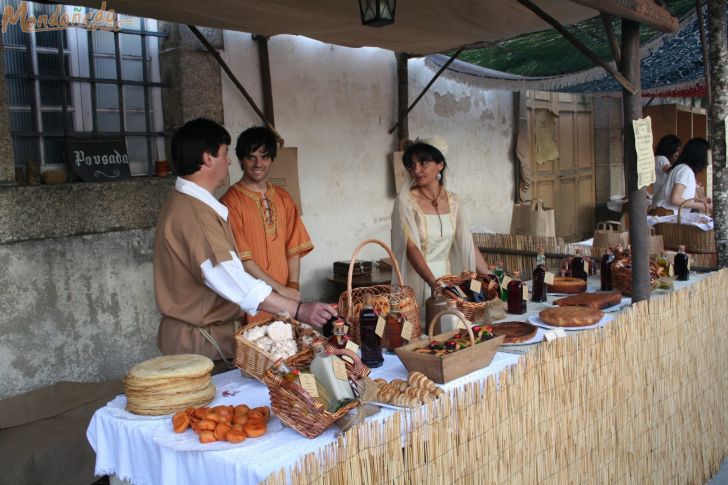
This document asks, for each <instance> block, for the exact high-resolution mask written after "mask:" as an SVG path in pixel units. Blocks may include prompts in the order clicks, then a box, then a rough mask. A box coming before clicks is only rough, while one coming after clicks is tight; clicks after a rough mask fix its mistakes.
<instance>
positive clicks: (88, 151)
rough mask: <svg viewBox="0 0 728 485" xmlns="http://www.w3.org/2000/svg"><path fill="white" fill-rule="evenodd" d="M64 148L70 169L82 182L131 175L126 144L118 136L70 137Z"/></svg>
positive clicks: (103, 180)
mask: <svg viewBox="0 0 728 485" xmlns="http://www.w3.org/2000/svg"><path fill="white" fill-rule="evenodd" d="M66 150H67V154H68V164H69V165H70V166H71V171H72V172H73V173H74V174H75V175H76V176H77V177H78V178H80V179H81V180H83V181H84V182H106V181H109V180H121V179H128V178H130V177H131V172H130V171H129V156H128V155H127V153H126V144H125V143H124V140H122V139H120V138H71V139H69V140H68V142H66Z"/></svg>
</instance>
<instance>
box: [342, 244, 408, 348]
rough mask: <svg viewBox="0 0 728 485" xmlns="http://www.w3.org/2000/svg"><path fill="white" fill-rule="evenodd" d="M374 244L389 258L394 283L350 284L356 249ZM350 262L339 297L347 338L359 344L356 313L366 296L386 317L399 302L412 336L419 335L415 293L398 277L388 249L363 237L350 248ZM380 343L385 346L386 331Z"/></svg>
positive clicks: (394, 259)
mask: <svg viewBox="0 0 728 485" xmlns="http://www.w3.org/2000/svg"><path fill="white" fill-rule="evenodd" d="M370 243H373V244H378V245H380V246H381V247H383V248H384V249H385V250H386V251H387V253H388V254H389V257H390V258H391V259H392V268H393V269H394V274H395V275H396V276H397V281H398V282H399V284H398V285H374V286H364V287H361V288H354V289H352V287H351V278H352V276H353V272H354V266H353V262H354V261H356V257H357V256H358V255H359V251H361V249H362V248H363V247H364V246H366V245H367V244H370ZM351 261H352V263H351V264H349V275H348V277H347V279H346V291H345V292H344V293H342V294H341V296H340V297H339V314H340V315H343V316H344V318H345V319H346V321H347V322H348V323H349V326H350V332H349V333H350V335H351V338H352V339H353V340H354V342H356V343H357V344H361V331H360V329H359V312H360V311H361V307H362V305H363V304H364V303H366V300H367V298H368V297H371V298H372V300H373V301H372V303H373V304H374V311H376V312H377V313H378V314H379V315H381V316H382V317H386V316H387V313H389V310H390V306H391V304H392V303H395V302H396V303H398V304H399V310H400V312H401V314H402V316H404V318H405V319H407V320H408V321H409V322H410V323H411V324H412V333H411V336H412V339H415V338H416V337H419V336H420V335H421V334H422V327H421V326H420V309H419V307H418V306H417V299H416V298H415V292H414V290H413V289H412V288H410V287H409V286H405V284H404V280H403V279H402V273H400V271H399V265H398V264H397V259H396V258H395V257H394V254H393V253H392V250H391V249H389V247H388V246H387V245H386V244H385V243H384V242H383V241H380V240H378V239H367V240H365V241H362V242H361V243H359V245H358V246H357V247H356V248H355V249H354V254H353V255H352V257H351ZM382 346H383V347H386V346H387V333H386V332H385V333H384V336H383V337H382Z"/></svg>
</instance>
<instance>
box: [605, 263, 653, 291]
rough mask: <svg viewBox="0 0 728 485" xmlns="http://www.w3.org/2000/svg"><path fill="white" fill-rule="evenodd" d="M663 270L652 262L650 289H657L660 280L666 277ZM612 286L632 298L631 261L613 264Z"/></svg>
mask: <svg viewBox="0 0 728 485" xmlns="http://www.w3.org/2000/svg"><path fill="white" fill-rule="evenodd" d="M663 272H664V271H663V269H662V268H660V267H659V266H657V264H656V263H655V262H653V261H650V288H651V289H653V290H654V289H655V288H657V285H658V283H659V282H660V278H661V277H662V276H664V274H663ZM612 286H613V287H614V289H615V290H618V291H620V292H621V293H622V294H623V295H624V296H632V264H631V261H630V260H629V259H622V260H618V261H614V262H613V263H612Z"/></svg>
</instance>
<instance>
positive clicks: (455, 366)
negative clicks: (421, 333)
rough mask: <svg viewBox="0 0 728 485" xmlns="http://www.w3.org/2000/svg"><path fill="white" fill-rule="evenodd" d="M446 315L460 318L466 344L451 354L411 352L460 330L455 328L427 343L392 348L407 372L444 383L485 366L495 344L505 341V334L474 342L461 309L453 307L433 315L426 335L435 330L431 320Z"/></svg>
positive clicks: (441, 340) (470, 329)
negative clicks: (468, 344) (467, 341)
mask: <svg viewBox="0 0 728 485" xmlns="http://www.w3.org/2000/svg"><path fill="white" fill-rule="evenodd" d="M447 314H451V315H456V316H458V317H459V318H460V320H462V321H463V323H464V324H465V328H466V329H467V331H468V336H469V337H470V344H471V345H470V347H468V348H465V349H462V350H458V351H457V352H453V353H451V354H445V355H443V356H442V357H438V356H436V355H430V354H423V353H420V352H415V350H416V349H418V348H421V347H424V346H425V345H427V344H428V343H429V342H431V341H432V340H437V341H439V342H445V341H447V340H448V339H449V338H450V337H452V336H453V335H455V334H457V333H460V332H462V330H458V329H456V330H451V331H450V332H445V333H443V334H440V335H436V336H434V337H432V336H430V337H429V339H428V340H427V343H426V341H425V340H420V341H419V342H413V343H410V344H407V345H404V346H402V347H400V348H398V349H395V350H394V352H395V353H396V354H397V357H399V360H401V361H402V364H403V365H404V366H405V368H406V369H407V370H408V371H410V372H415V371H419V372H422V373H423V374H424V375H426V376H427V377H429V378H430V379H432V380H433V381H435V382H437V383H438V384H445V383H446V382H450V381H451V380H453V379H457V378H458V377H462V376H464V375H466V374H470V373H471V372H475V371H476V370H479V369H484V368H486V367H488V365H490V362H491V361H492V360H493V357H495V354H496V352H497V351H498V347H500V345H501V344H502V343H503V340H505V335H500V336H498V337H495V338H493V339H491V340H488V341H487V342H482V343H478V344H476V342H475V336H474V335H473V330H472V328H470V322H468V320H467V319H466V317H465V315H464V314H463V313H462V312H459V311H456V310H444V311H441V312H440V313H438V314H437V315H435V316H434V317H433V318H432V321H431V322H430V328H429V332H428V334H429V335H432V332H433V331H434V329H435V323H436V322H438V321H440V317H442V316H443V315H447Z"/></svg>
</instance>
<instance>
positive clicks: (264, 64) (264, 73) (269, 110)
mask: <svg viewBox="0 0 728 485" xmlns="http://www.w3.org/2000/svg"><path fill="white" fill-rule="evenodd" d="M253 40H254V41H255V42H256V43H257V44H258V61H259V63H260V87H261V91H262V93H263V113H264V114H265V117H266V118H268V121H269V122H270V124H272V125H274V126H275V124H276V117H275V112H274V110H273V85H272V82H271V76H270V58H269V57H268V37H265V36H263V35H254V36H253Z"/></svg>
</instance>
